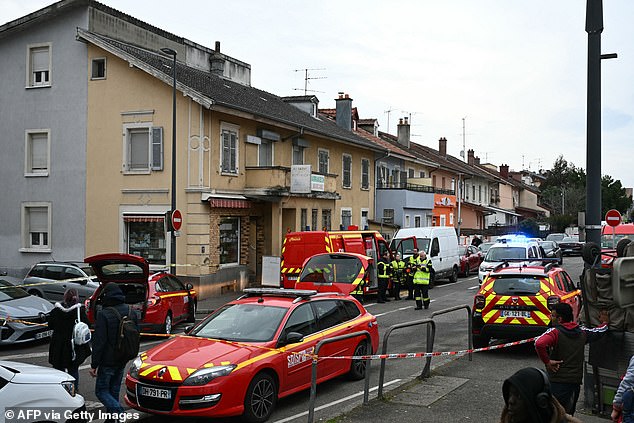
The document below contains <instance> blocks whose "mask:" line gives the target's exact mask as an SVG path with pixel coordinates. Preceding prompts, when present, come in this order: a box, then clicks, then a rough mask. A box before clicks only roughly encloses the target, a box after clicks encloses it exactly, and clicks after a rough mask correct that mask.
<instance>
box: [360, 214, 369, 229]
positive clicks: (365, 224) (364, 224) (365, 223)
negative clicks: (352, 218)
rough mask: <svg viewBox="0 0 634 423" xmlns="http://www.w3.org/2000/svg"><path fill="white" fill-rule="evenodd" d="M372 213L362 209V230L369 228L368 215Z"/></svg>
mask: <svg viewBox="0 0 634 423" xmlns="http://www.w3.org/2000/svg"><path fill="white" fill-rule="evenodd" d="M369 214H370V212H369V211H368V209H361V229H366V228H368V227H369V226H368V215H369Z"/></svg>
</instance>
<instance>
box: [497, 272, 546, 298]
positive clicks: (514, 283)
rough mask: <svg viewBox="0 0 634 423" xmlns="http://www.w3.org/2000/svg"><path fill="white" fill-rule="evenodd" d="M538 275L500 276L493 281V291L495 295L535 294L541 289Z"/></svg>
mask: <svg viewBox="0 0 634 423" xmlns="http://www.w3.org/2000/svg"><path fill="white" fill-rule="evenodd" d="M541 279H542V277H539V276H521V275H512V276H510V275H509V276H500V277H497V278H495V280H494V281H493V292H495V293H496V294H497V295H535V294H537V293H538V292H539V290H540V289H541Z"/></svg>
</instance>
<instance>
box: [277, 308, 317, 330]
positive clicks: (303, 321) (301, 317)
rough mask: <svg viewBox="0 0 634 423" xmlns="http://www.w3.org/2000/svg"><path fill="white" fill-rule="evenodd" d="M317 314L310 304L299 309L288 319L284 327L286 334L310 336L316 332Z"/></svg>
mask: <svg viewBox="0 0 634 423" xmlns="http://www.w3.org/2000/svg"><path fill="white" fill-rule="evenodd" d="M316 327H317V325H316V322H315V314H314V313H313V309H312V307H311V306H310V304H302V305H300V306H299V307H297V308H296V309H295V310H294V311H293V313H292V314H291V315H290V317H289V318H288V321H287V322H286V326H284V334H286V335H288V334H289V333H291V332H298V333H301V334H302V335H304V336H308V335H310V334H311V333H314V332H315V331H316Z"/></svg>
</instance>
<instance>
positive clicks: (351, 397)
mask: <svg viewBox="0 0 634 423" xmlns="http://www.w3.org/2000/svg"><path fill="white" fill-rule="evenodd" d="M400 381H401V379H394V380H391V381H389V382H387V383H384V384H383V386H384V387H385V386H390V385H392V384H395V383H398V382H400ZM377 389H379V387H378V386H375V387H374V388H370V392H373V391H376V390H377ZM361 395H363V391H360V392H357V393H356V394H352V395H349V396H347V397H344V398H341V399H338V400H337V401H333V402H330V403H327V404H324V405H320V406H319V407H315V411H320V410H324V409H326V408H329V407H333V406H335V405H337V404H341V403H342V402H345V401H349V400H351V399H353V398H356V397H358V396H361ZM307 415H308V411H304V412H303V413H299V414H295V415H294V416H290V417H287V418H285V419H282V420H276V421H275V422H274V423H286V422H290V421H292V420H295V419H298V418H300V417H304V416H307Z"/></svg>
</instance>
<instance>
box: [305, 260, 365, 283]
mask: <svg viewBox="0 0 634 423" xmlns="http://www.w3.org/2000/svg"><path fill="white" fill-rule="evenodd" d="M361 269H363V263H361V260H359V258H358V257H354V256H347V255H337V254H325V255H321V256H314V257H312V258H311V259H310V260H308V262H307V263H306V265H305V266H304V269H303V270H302V273H301V275H300V276H299V281H300V282H313V283H332V282H337V283H353V282H354V281H355V280H356V279H357V276H359V272H360V271H361Z"/></svg>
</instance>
